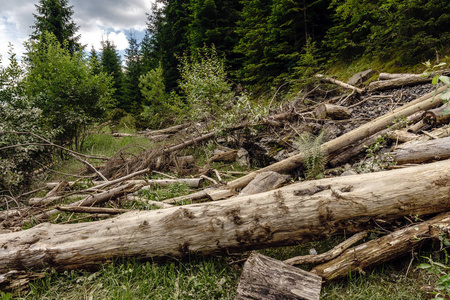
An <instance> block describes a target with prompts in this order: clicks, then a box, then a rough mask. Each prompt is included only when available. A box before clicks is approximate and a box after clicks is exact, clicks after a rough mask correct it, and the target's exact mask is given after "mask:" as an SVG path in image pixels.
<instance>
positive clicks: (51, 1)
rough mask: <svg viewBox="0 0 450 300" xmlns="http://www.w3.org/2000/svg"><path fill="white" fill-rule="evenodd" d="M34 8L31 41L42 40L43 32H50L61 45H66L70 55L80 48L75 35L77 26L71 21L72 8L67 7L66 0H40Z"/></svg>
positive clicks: (78, 38) (78, 37) (77, 36)
mask: <svg viewBox="0 0 450 300" xmlns="http://www.w3.org/2000/svg"><path fill="white" fill-rule="evenodd" d="M35 7H36V10H37V14H33V16H34V18H35V22H34V25H32V26H31V28H33V29H34V31H33V33H32V34H31V39H32V40H35V41H39V40H42V37H43V35H44V33H45V32H51V33H53V35H54V36H55V37H56V39H57V40H58V42H59V43H60V44H61V45H62V44H63V43H64V42H67V43H68V46H67V48H68V49H69V51H70V52H71V53H73V52H74V51H76V50H80V49H81V48H82V46H81V44H80V43H79V42H78V41H79V40H80V36H79V35H76V33H77V31H78V29H79V26H77V25H76V24H75V22H73V21H72V15H73V13H74V11H73V6H68V0H40V1H39V3H38V4H35Z"/></svg>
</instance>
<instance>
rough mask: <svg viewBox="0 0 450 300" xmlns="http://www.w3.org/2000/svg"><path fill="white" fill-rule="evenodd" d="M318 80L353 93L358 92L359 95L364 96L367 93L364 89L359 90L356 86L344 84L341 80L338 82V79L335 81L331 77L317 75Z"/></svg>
mask: <svg viewBox="0 0 450 300" xmlns="http://www.w3.org/2000/svg"><path fill="white" fill-rule="evenodd" d="M316 78H319V79H320V80H322V81H326V82H330V83H333V84H335V85H338V86H340V87H343V88H345V89H349V90H353V91H355V92H357V93H358V94H364V92H365V91H364V90H363V89H360V88H357V87H356V86H352V85H350V84H348V83H345V82H342V81H340V80H337V79H334V78H331V77H326V76H324V75H322V74H316Z"/></svg>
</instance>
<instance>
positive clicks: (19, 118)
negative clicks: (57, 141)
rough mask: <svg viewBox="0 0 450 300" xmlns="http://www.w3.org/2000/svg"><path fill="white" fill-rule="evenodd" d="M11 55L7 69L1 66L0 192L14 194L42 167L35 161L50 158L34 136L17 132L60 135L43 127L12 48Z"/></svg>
mask: <svg viewBox="0 0 450 300" xmlns="http://www.w3.org/2000/svg"><path fill="white" fill-rule="evenodd" d="M9 55H10V57H9V61H10V64H9V65H8V67H6V68H4V67H1V61H0V107H1V109H0V120H2V121H1V122H0V189H1V190H9V191H13V190H15V189H17V188H19V187H23V186H24V185H27V184H28V183H29V182H30V180H31V176H32V173H33V171H34V170H35V169H36V167H40V164H39V163H37V162H36V161H37V160H41V161H42V160H43V159H48V158H49V157H50V153H51V152H50V149H48V148H45V147H42V146H40V145H39V144H41V143H42V141H41V140H40V139H38V138H36V137H35V136H32V135H30V134H18V133H15V132H27V133H35V134H38V135H40V136H42V137H44V138H47V139H51V138H53V137H54V136H55V135H56V133H57V132H56V131H52V130H47V129H46V128H45V127H43V126H42V111H41V110H40V109H39V108H36V107H33V102H32V101H30V100H29V99H28V98H27V97H26V96H25V94H24V86H23V81H22V79H23V77H24V76H25V72H24V71H23V69H22V68H21V67H20V65H19V64H18V62H17V60H16V58H15V54H14V53H13V49H12V47H11V46H10V51H9Z"/></svg>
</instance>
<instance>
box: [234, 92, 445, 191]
mask: <svg viewBox="0 0 450 300" xmlns="http://www.w3.org/2000/svg"><path fill="white" fill-rule="evenodd" d="M442 91H444V88H440V89H439V90H438V92H439V94H437V95H436V97H435V99H434V101H431V99H433V97H434V92H432V93H428V94H426V95H424V96H422V97H420V98H418V99H416V100H414V101H413V102H411V103H408V104H406V105H404V106H403V108H402V109H397V110H394V111H393V112H391V113H388V114H386V115H384V116H382V117H380V118H377V119H375V120H373V121H371V122H368V123H366V124H364V125H362V126H360V127H358V128H356V129H354V130H352V131H350V132H347V133H346V134H343V135H341V136H339V137H337V138H335V139H334V140H331V141H329V142H326V143H324V144H322V146H321V151H322V153H325V154H326V155H329V154H331V153H333V152H335V151H337V150H339V149H344V148H345V147H347V146H349V145H351V144H353V143H355V142H357V141H359V140H362V139H364V138H366V137H369V136H371V135H372V134H374V133H376V132H379V131H380V130H382V129H384V128H386V127H387V126H389V125H391V124H392V122H393V121H394V120H396V119H398V118H400V117H408V116H410V115H412V114H414V113H416V112H418V111H420V110H427V109H430V108H433V107H436V106H439V105H440V104H441V103H442V100H441V99H440V93H442ZM303 160H304V154H303V153H300V154H297V155H294V156H291V157H289V158H287V159H285V160H282V161H280V162H277V163H274V164H272V165H270V166H267V167H265V168H262V169H260V170H257V171H254V172H251V173H249V174H247V175H245V176H243V177H241V178H238V179H235V180H233V181H230V182H228V183H227V186H228V188H230V189H238V188H243V187H245V186H246V185H247V184H248V183H249V182H250V181H252V180H253V179H254V178H255V177H256V175H257V174H258V173H261V172H267V171H274V172H277V173H286V172H290V171H292V170H295V169H297V168H299V167H300V166H301V165H302V163H303Z"/></svg>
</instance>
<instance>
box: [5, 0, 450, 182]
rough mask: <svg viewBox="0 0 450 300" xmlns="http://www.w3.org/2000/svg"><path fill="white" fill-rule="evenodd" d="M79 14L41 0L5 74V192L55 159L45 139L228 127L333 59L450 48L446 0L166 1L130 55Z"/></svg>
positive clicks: (388, 57)
mask: <svg viewBox="0 0 450 300" xmlns="http://www.w3.org/2000/svg"><path fill="white" fill-rule="evenodd" d="M73 13H74V11H73V7H72V6H70V3H69V1H68V0H40V1H39V2H38V3H36V13H35V14H34V17H35V23H34V25H33V26H32V28H33V33H32V35H31V36H30V37H29V40H28V41H27V42H26V49H27V53H26V55H25V57H24V59H23V60H20V59H18V58H17V57H16V54H15V53H14V49H12V48H11V50H10V57H9V58H8V59H9V65H8V66H7V67H2V68H1V70H0V87H1V88H0V104H1V105H2V109H1V110H0V119H1V120H2V122H1V124H0V131H1V132H2V135H0V148H1V149H2V150H3V151H1V152H0V160H1V162H2V163H1V164H0V174H1V176H0V178H1V179H0V187H2V188H3V189H11V188H15V187H17V186H19V184H21V183H23V182H26V181H27V180H29V177H30V172H29V171H30V170H33V169H35V168H38V167H40V164H41V163H42V162H43V161H45V159H48V160H51V157H52V156H53V155H54V153H53V152H52V151H51V150H50V149H49V148H48V147H40V146H39V144H40V143H42V142H43V140H42V139H45V141H47V142H48V141H51V142H52V143H55V144H56V145H65V146H67V147H72V148H82V147H83V136H84V135H85V133H86V131H87V128H88V126H90V125H91V124H93V123H95V122H103V121H105V120H110V121H111V122H113V123H114V122H115V123H118V122H119V121H121V122H125V123H126V124H128V125H129V126H134V127H137V128H160V127H163V126H165V125H168V124H173V123H176V122H183V121H186V120H200V121H207V122H210V123H211V124H216V125H217V124H219V125H220V124H221V126H223V124H224V123H227V122H228V123H230V122H231V123H232V122H236V121H237V116H238V115H239V117H240V118H245V117H250V116H245V115H242V114H241V113H240V111H239V109H240V108H242V107H245V106H246V105H251V103H254V102H255V101H254V100H255V99H258V97H260V96H261V95H262V94H264V93H266V92H267V91H274V90H275V89H277V88H278V87H279V86H281V85H283V84H285V83H287V82H295V83H296V84H292V85H286V89H287V90H286V91H285V92H286V93H288V92H289V89H291V90H293V89H297V90H301V89H307V88H308V84H309V83H310V81H309V80H308V79H310V78H311V77H312V76H313V75H314V74H315V73H316V72H318V71H321V72H324V71H325V72H326V71H327V70H329V69H330V68H331V67H332V66H335V65H339V64H343V65H345V64H349V63H351V62H354V61H357V60H359V59H366V60H370V61H374V62H378V63H386V64H389V65H390V66H398V67H402V66H414V65H417V64H421V63H422V62H425V61H427V60H434V59H435V58H436V57H439V56H444V55H446V54H448V49H449V46H450V31H449V28H450V3H449V2H447V1H437V0H427V1H425V0H395V1H393V0H383V1H381V0H361V1H355V0H315V1H313V0H311V1H306V0H301V1H300V0H278V1H274V0H246V1H237V0H235V1H232V0H174V1H172V0H157V1H156V2H155V3H153V6H152V9H151V11H148V12H142V13H143V14H147V24H146V25H147V29H146V33H145V37H144V38H143V39H142V40H141V41H140V40H137V39H136V37H135V36H134V35H131V36H130V37H129V47H128V49H127V50H126V54H125V56H124V57H121V56H120V55H119V52H118V51H117V49H116V46H115V45H114V43H113V42H111V41H109V40H104V41H103V42H102V49H101V51H100V52H96V51H95V50H94V49H86V48H85V47H84V46H83V45H81V44H80V43H79V39H80V36H79V35H78V34H77V32H78V29H79V27H78V26H77V24H75V23H74V21H73V20H72V15H73ZM230 108H231V109H230ZM263 111H264V110H263V109H260V113H263ZM253 117H255V114H254V115H253ZM30 133H32V134H30ZM33 134H34V135H33ZM12 144H19V145H27V147H25V146H24V147H10V145H12ZM8 147H9V148H8ZM38 157H39V158H40V161H41V162H40V163H37V162H36V161H37V160H36V158H38Z"/></svg>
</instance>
